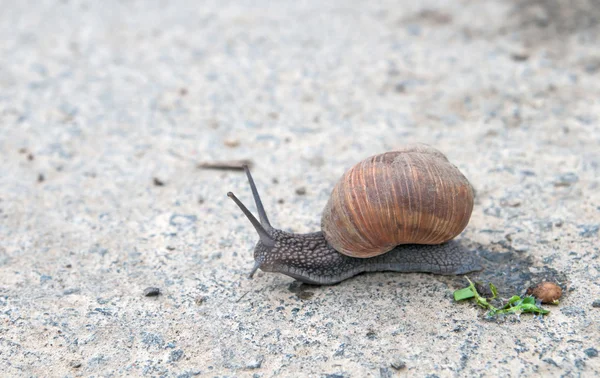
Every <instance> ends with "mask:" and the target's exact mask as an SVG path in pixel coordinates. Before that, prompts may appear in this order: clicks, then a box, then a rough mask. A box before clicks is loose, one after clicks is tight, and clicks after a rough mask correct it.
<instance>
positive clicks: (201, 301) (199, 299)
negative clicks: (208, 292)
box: [194, 295, 206, 306]
mask: <svg viewBox="0 0 600 378" xmlns="http://www.w3.org/2000/svg"><path fill="white" fill-rule="evenodd" d="M204 302H206V297H204V296H202V295H198V296H197V297H196V298H195V299H194V303H196V306H201V305H202V304H204Z"/></svg>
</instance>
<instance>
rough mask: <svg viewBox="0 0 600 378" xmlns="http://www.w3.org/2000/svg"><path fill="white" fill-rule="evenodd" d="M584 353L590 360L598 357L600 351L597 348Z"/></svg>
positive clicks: (588, 349)
mask: <svg viewBox="0 0 600 378" xmlns="http://www.w3.org/2000/svg"><path fill="white" fill-rule="evenodd" d="M583 353H585V354H586V355H587V356H588V357H590V358H593V357H598V350H597V349H596V348H587V349H586V350H584V351H583Z"/></svg>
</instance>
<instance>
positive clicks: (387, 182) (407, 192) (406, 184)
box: [228, 145, 481, 284]
mask: <svg viewBox="0 0 600 378" xmlns="http://www.w3.org/2000/svg"><path fill="white" fill-rule="evenodd" d="M246 175H247V177H248V182H249V184H250V188H251V190H252V194H253V197H254V201H255V203H256V207H257V210H258V214H259V219H260V221H258V220H257V219H256V218H255V217H254V216H253V215H252V213H250V211H249V210H248V209H247V208H246V206H244V204H243V203H242V202H241V201H240V200H239V199H237V197H236V196H235V195H233V193H231V192H229V193H228V196H229V197H231V198H232V199H233V200H234V201H235V203H236V204H237V205H238V206H239V207H240V209H241V210H242V211H243V212H244V214H245V215H246V217H247V218H248V219H249V220H250V222H251V223H252V225H253V226H254V228H255V229H256V231H257V233H258V235H259V238H260V240H259V241H258V243H257V244H256V247H255V249H254V260H255V265H254V268H253V270H252V272H251V273H250V276H251V277H252V275H253V274H254V273H255V272H256V271H257V270H258V269H259V268H260V269H261V270H263V271H266V272H280V273H283V274H286V275H288V276H291V277H294V278H296V279H298V280H300V281H303V282H307V283H312V284H333V283H337V282H340V281H342V280H345V279H347V278H349V277H352V276H354V275H357V274H359V273H363V272H376V271H397V272H427V273H435V274H447V275H450V274H464V273H468V272H472V271H475V270H479V269H481V265H480V264H479V261H478V259H477V257H476V256H475V254H473V253H472V252H471V251H468V250H466V249H465V248H464V247H463V246H462V245H461V244H460V243H458V242H455V241H453V240H452V239H453V238H454V237H456V236H457V235H458V234H460V233H461V232H462V231H463V230H464V228H465V227H466V226H467V224H468V222H469V218H470V216H471V212H472V210H473V197H474V195H473V189H472V187H471V185H470V184H469V181H468V180H467V179H466V178H465V177H464V176H463V175H462V173H461V172H460V171H459V170H458V168H456V167H455V166H454V165H452V164H451V163H450V162H448V160H447V159H446V157H445V156H444V155H443V154H442V153H441V152H439V151H438V150H436V149H434V148H432V147H429V146H426V145H414V146H409V147H405V148H402V149H399V150H396V151H391V152H386V153H383V154H380V155H376V156H373V157H370V158H368V159H365V160H363V161H362V162H360V163H358V164H356V165H355V166H354V167H352V168H350V169H349V170H348V171H347V172H346V173H345V174H344V175H343V176H342V178H341V179H340V180H339V181H338V183H337V184H336V185H335V187H334V189H333V192H332V194H331V196H330V198H329V201H328V202H327V205H326V206H325V210H324V211H323V216H322V220H321V228H322V231H320V232H313V233H308V234H292V233H287V232H284V231H281V230H278V229H275V228H273V227H272V226H271V224H270V222H269V220H268V218H267V214H266V212H265V210H264V207H263V205H262V201H261V199H260V196H259V195H258V191H257V189H256V185H255V184H254V180H253V179H252V175H251V174H250V171H249V170H248V168H246Z"/></svg>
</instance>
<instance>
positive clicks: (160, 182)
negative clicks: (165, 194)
mask: <svg viewBox="0 0 600 378" xmlns="http://www.w3.org/2000/svg"><path fill="white" fill-rule="evenodd" d="M152 181H153V182H154V186H165V183H164V181H162V180H161V179H159V178H157V177H155V178H154V179H153V180H152Z"/></svg>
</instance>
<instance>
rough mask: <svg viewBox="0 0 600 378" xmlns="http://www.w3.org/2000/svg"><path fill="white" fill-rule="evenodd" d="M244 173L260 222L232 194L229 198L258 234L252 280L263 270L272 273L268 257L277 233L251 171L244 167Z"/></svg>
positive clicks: (229, 194)
mask: <svg viewBox="0 0 600 378" xmlns="http://www.w3.org/2000/svg"><path fill="white" fill-rule="evenodd" d="M244 171H245V172H246V176H247V177H248V183H249V184H250V188H251V189H252V196H253V197H254V202H255V203H256V208H257V210H258V217H259V219H260V222H259V221H258V220H257V219H256V218H255V217H254V215H252V213H251V212H250V211H249V210H248V208H247V207H246V206H245V205H244V204H243V203H242V202H241V201H240V200H239V199H238V198H237V197H236V196H235V195H234V194H233V193H232V192H229V193H227V196H228V197H229V198H231V199H232V200H233V202H235V203H236V205H238V207H239V208H240V209H241V210H242V212H243V213H244V215H246V218H248V220H249V221H250V223H252V226H254V229H255V230H256V232H257V233H258V237H259V240H258V243H256V247H255V248H254V260H255V264H254V267H253V268H252V271H251V272H250V275H249V276H250V278H252V277H253V276H254V273H256V271H257V270H258V268H261V269H262V270H265V271H270V269H268V266H266V265H268V264H267V262H266V260H267V259H266V257H267V256H269V254H270V253H271V251H272V250H273V249H274V248H275V244H276V240H275V237H274V234H275V231H276V230H274V229H273V227H272V226H271V224H270V223H269V219H268V218H267V213H266V212H265V208H264V207H263V204H262V201H261V200H260V196H259V195H258V190H257V189H256V185H255V184H254V180H253V179H252V175H251V174H250V169H249V168H248V166H244Z"/></svg>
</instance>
